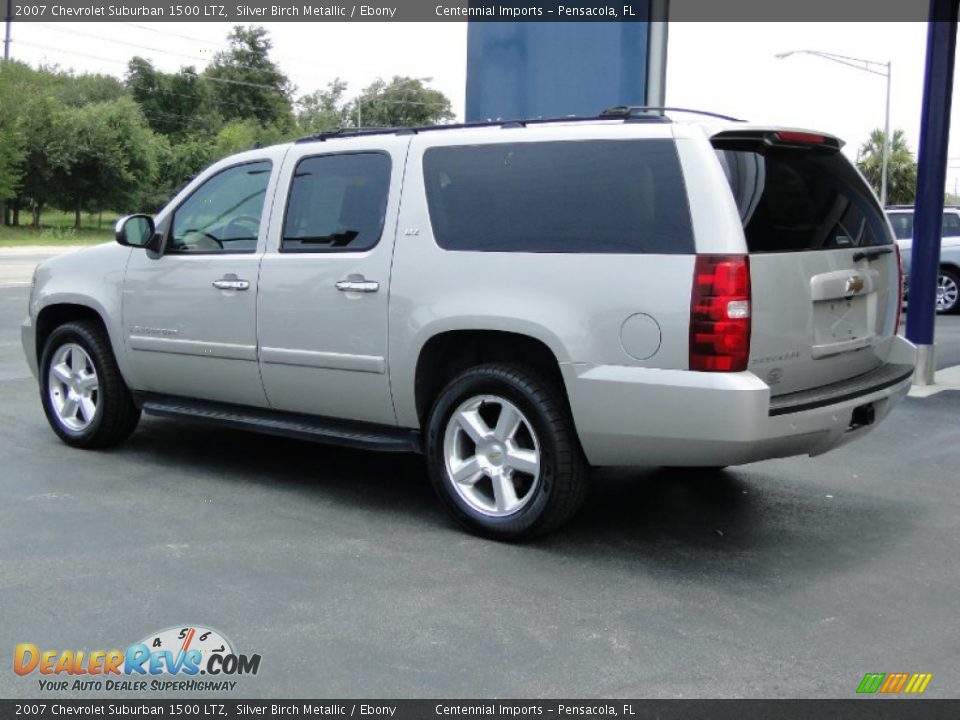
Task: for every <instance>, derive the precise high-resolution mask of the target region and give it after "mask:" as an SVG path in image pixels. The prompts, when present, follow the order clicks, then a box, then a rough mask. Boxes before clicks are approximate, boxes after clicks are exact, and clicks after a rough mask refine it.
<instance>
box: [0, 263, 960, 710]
mask: <svg viewBox="0 0 960 720" xmlns="http://www.w3.org/2000/svg"><path fill="white" fill-rule="evenodd" d="M3 262H4V259H3V258H2V257H0V265H2V264H3ZM27 293H28V288H27V287H24V286H18V285H9V284H8V285H7V286H3V284H2V282H0V422H2V425H3V433H2V436H0V477H2V480H0V655H3V656H5V658H6V659H4V660H3V662H2V666H3V667H4V669H3V670H2V671H0V697H4V698H9V697H37V696H42V695H43V693H41V692H40V691H39V689H38V684H37V675H36V674H34V675H32V676H30V677H26V678H22V677H18V676H16V675H15V674H14V673H13V672H12V671H11V669H10V667H11V665H10V663H11V658H12V653H13V648H14V646H15V645H16V644H17V643H23V642H31V643H35V644H37V645H38V646H40V647H41V648H49V649H85V650H92V649H111V648H126V647H127V646H128V645H130V644H131V643H134V642H136V641H138V640H140V639H141V638H143V637H145V636H147V635H148V634H151V633H153V632H154V631H157V630H160V629H162V628H168V627H171V626H177V625H186V624H199V625H204V626H208V627H213V628H216V629H218V630H220V631H222V632H223V633H224V634H225V635H226V636H227V637H228V638H230V639H231V640H232V642H233V645H234V648H235V649H237V650H239V651H240V652H244V653H248V654H249V653H259V654H260V655H261V656H262V663H261V667H260V672H259V674H258V675H256V676H247V677H242V678H239V679H238V685H237V687H236V689H235V690H234V691H233V692H232V693H231V694H233V695H237V696H245V697H379V698H403V697H470V698H478V697H512V698H524V697H602V696H624V697H628V696H629V697H744V696H747V697H750V696H761V697H853V696H854V694H855V692H854V691H855V689H856V686H857V684H858V683H859V681H860V679H861V678H862V676H863V674H864V673H866V672H895V671H896V672H931V673H933V675H934V677H933V680H932V682H931V683H930V685H929V687H928V689H927V691H926V695H927V696H930V697H956V696H958V695H960V667H958V663H957V657H958V652H960V623H958V622H957V607H958V602H960V553H958V539H960V480H958V472H957V469H958V467H960V392H954V391H946V392H940V393H937V394H935V395H932V396H930V397H926V398H909V399H907V400H906V401H905V402H904V403H903V404H902V405H901V406H900V407H899V408H898V409H897V411H896V412H895V413H894V414H893V415H892V416H891V418H890V419H889V420H888V421H887V422H885V423H884V424H882V425H881V426H879V427H878V428H877V429H876V431H875V432H873V433H872V434H871V435H869V436H868V437H867V438H865V439H864V440H862V441H861V442H859V443H854V444H852V445H849V446H847V447H845V448H842V449H840V450H838V451H836V452H834V453H832V454H829V455H826V456H822V457H819V458H813V459H810V458H800V459H790V460H778V461H770V462H764V463H757V464H754V465H750V466H746V467H743V468H739V469H735V470H733V471H729V472H727V473H723V474H721V475H719V476H706V475H698V474H696V473H688V472H668V471H664V470H660V469H656V468H653V469H649V470H608V471H604V472H600V473H597V475H596V478H595V483H594V487H593V489H592V493H591V496H590V498H589V500H588V502H587V505H586V507H585V508H584V510H583V511H582V513H581V514H580V515H579V516H578V518H577V519H576V520H575V522H574V523H573V524H572V525H570V526H569V527H567V528H566V529H564V530H562V531H561V532H559V533H557V534H555V535H553V536H551V537H548V538H545V539H542V540H540V541H537V542H533V543H528V544H525V545H518V546H511V545H504V544H498V543H494V542H489V541H485V540H481V539H477V538H474V537H471V536H469V535H466V534H464V533H463V532H461V531H460V530H459V529H458V528H456V527H454V526H453V525H452V524H451V523H450V522H449V521H448V520H447V518H446V516H445V515H444V514H443V512H442V510H441V509H440V507H439V504H438V503H437V502H435V500H434V498H433V496H432V494H431V490H430V488H429V486H428V484H427V481H426V479H425V476H424V472H423V468H422V464H421V462H420V460H419V458H417V457H407V456H393V455H378V454H372V453H362V452H357V451H348V450H342V449H332V448H327V447H323V446H319V445H311V444H307V443H302V442H295V441H290V440H284V439H278V438H269V437H259V436H253V435H248V434H244V433H240V432H235V431H228V430H222V429H208V428H203V427H197V426H191V425H186V424H180V423H177V422H173V421H168V420H159V419H153V418H149V417H144V419H143V421H142V422H141V424H140V427H139V429H138V430H137V432H136V433H135V434H134V436H133V437H132V438H131V440H130V441H129V442H128V443H127V444H126V445H124V446H122V447H120V448H117V449H115V450H111V451H108V452H84V451H79V450H73V449H70V448H68V447H67V446H65V445H63V444H62V443H60V442H59V441H58V440H57V439H56V437H55V436H54V435H53V433H52V432H51V431H50V430H49V429H48V427H47V424H46V421H45V419H44V417H43V414H42V411H41V409H40V404H39V401H38V397H37V389H36V384H35V381H34V380H33V378H32V377H31V376H30V375H29V371H28V369H27V366H26V364H25V362H24V360H23V358H22V353H21V350H20V347H19V324H20V321H21V320H22V317H23V315H24V313H25V306H26V298H27ZM938 335H939V337H940V339H941V348H940V351H939V358H940V359H939V365H940V366H947V365H957V364H960V318H956V317H953V318H941V319H939V320H938ZM71 680H72V678H71ZM75 695H81V696H82V694H79V693H64V694H60V695H59V697H68V696H75ZM106 695H108V693H96V694H95V696H96V697H103V696H106ZM116 695H117V696H122V695H123V693H117V694H116ZM208 695H209V694H208Z"/></svg>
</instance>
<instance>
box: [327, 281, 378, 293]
mask: <svg viewBox="0 0 960 720" xmlns="http://www.w3.org/2000/svg"><path fill="white" fill-rule="evenodd" d="M379 289H380V283H378V282H376V281H375V280H340V281H338V282H337V290H339V291H340V292H362V293H375V292H376V291H377V290H379Z"/></svg>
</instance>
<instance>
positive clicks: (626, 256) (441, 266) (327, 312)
mask: <svg viewBox="0 0 960 720" xmlns="http://www.w3.org/2000/svg"><path fill="white" fill-rule="evenodd" d="M839 148H840V142H839V141H838V140H837V139H836V138H833V137H831V136H829V135H825V134H820V133H812V132H806V131H797V130H788V129H777V128H770V127H758V126H754V125H749V124H745V123H731V122H725V121H720V120H716V119H710V120H707V121H698V122H696V123H681V122H674V121H671V120H669V119H668V118H667V117H665V116H664V115H663V113H659V112H649V111H646V110H642V111H634V110H630V109H623V110H620V111H618V112H614V113H610V114H606V115H602V116H600V117H598V118H595V119H592V120H573V119H568V120H561V121H528V122H509V123H484V124H477V125H473V126H461V127H447V128H444V127H438V128H416V129H403V130H396V131H394V130H391V131H378V132H371V131H357V132H353V133H333V134H328V135H324V136H318V137H314V138H307V139H305V140H302V141H299V142H295V143H292V144H286V145H280V146H276V147H270V148H265V149H258V150H251V151H249V152H245V153H242V154H240V155H236V156H234V157H230V158H227V159H225V160H222V161H220V162H218V163H216V164H215V165H213V166H212V167H210V168H209V169H208V170H206V171H205V172H203V173H202V174H201V175H200V176H199V177H197V178H196V179H195V180H194V181H192V182H191V183H190V184H189V185H188V186H187V187H186V188H185V189H184V190H183V191H182V192H180V193H179V194H178V195H177V196H176V197H175V198H174V199H173V201H172V202H171V203H170V204H169V205H168V206H167V207H166V208H165V209H164V210H163V211H162V212H160V213H159V215H157V216H156V219H155V220H154V219H153V218H150V217H147V216H142V215H135V216H131V217H129V218H126V219H124V220H121V221H120V222H118V224H117V243H115V244H113V243H111V244H108V245H103V246H98V247H94V248H90V249H87V250H84V251H80V252H77V253H74V254H70V255H64V256H61V257H58V258H54V259H51V260H48V261H47V262H44V263H43V264H42V265H40V267H39V268H38V270H37V272H36V275H35V278H34V288H33V291H32V293H31V297H30V314H29V318H28V319H27V320H26V322H25V323H24V325H23V347H24V350H25V352H26V355H27V358H28V360H29V363H30V365H31V367H32V368H33V370H34V372H35V374H36V375H37V377H38V378H39V383H40V390H41V393H40V394H41V399H42V402H43V407H44V410H45V411H46V415H47V417H48V418H49V421H50V424H51V426H52V427H53V430H54V431H55V432H56V433H57V434H58V435H59V436H60V437H61V438H62V439H63V440H64V441H65V442H67V443H69V444H71V445H75V446H78V447H87V448H94V447H103V446H106V445H111V444H115V443H118V442H120V441H122V440H123V439H125V438H126V437H127V436H128V435H129V434H130V433H131V432H132V431H133V430H134V428H135V426H136V425H137V421H138V419H139V417H140V413H141V411H144V412H149V413H156V414H159V415H165V416H169V417H175V418H186V419H193V420H202V421H208V422H217V423H223V424H226V425H230V426H234V427H240V428H247V429H252V430H257V431H262V432H268V433H279V434H283V435H290V436H296V437H302V438H308V439H314V440H320V441H325V442H333V443H342V444H346V445H352V446H357V447H367V448H372V449H379V450H400V451H408V450H409V451H422V452H424V453H425V455H426V459H427V464H428V467H429V473H430V476H431V479H432V482H433V485H434V486H435V488H436V490H437V492H438V494H439V496H440V498H441V499H442V500H443V502H444V504H445V505H446V506H447V507H448V508H449V510H450V511H451V512H452V513H453V514H454V516H455V517H456V518H458V519H459V520H460V521H462V522H463V523H465V524H466V525H467V526H468V527H470V528H471V529H473V530H474V531H477V532H480V533H483V534H486V535H488V536H492V537H497V538H503V539H513V538H520V537H524V536H529V535H533V534H537V533H542V532H546V531H548V530H550V529H552V528H555V527H557V526H558V525H560V524H561V523H562V522H564V521H565V520H567V519H568V518H570V517H571V516H572V515H573V513H574V512H575V511H576V510H577V508H578V507H579V505H580V503H581V501H582V499H583V497H584V494H585V491H586V487H587V479H588V468H589V467H590V466H599V465H621V466H622V465H665V466H711V467H717V466H726V465H733V464H738V463H748V462H752V461H756V460H762V459H765V458H774V457H784V456H791V455H801V454H810V455H815V454H818V453H823V452H826V451H827V450H830V449H832V448H835V447H837V446H839V445H840V444H842V443H844V442H847V441H849V440H851V439H854V438H857V437H860V436H862V435H863V434H864V433H865V432H867V431H868V430H869V429H870V428H871V427H872V426H873V425H875V424H876V423H877V422H879V421H880V420H881V419H882V418H883V417H884V416H886V414H887V413H888V412H889V411H890V409H891V408H892V407H893V406H894V405H895V404H896V403H897V402H898V401H899V400H900V399H901V398H902V397H903V396H904V395H905V394H906V392H907V390H908V387H909V384H910V382H911V374H912V371H913V365H914V348H913V346H912V345H911V344H910V343H908V342H907V341H905V340H903V339H902V338H900V337H898V335H897V328H898V323H899V298H900V291H899V283H900V272H899V256H898V255H897V253H896V246H895V244H894V242H893V236H892V233H891V230H890V226H889V224H888V223H887V220H886V218H885V217H884V214H883V212H882V211H881V209H880V207H879V205H878V203H877V200H876V198H875V197H874V195H873V194H872V192H871V191H870V189H869V188H868V186H867V185H866V183H865V182H864V180H863V179H862V177H861V176H860V175H859V174H858V173H857V172H856V170H855V169H854V168H853V166H852V165H851V164H850V163H849V162H848V161H847V160H846V159H845V158H844V157H843V155H842V154H841V153H840V152H839Z"/></svg>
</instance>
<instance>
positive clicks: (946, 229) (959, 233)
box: [943, 213, 960, 237]
mask: <svg viewBox="0 0 960 720" xmlns="http://www.w3.org/2000/svg"><path fill="white" fill-rule="evenodd" d="M943 237H960V215H955V214H954V213H944V214H943Z"/></svg>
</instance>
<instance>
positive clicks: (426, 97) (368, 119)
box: [349, 76, 453, 127]
mask: <svg viewBox="0 0 960 720" xmlns="http://www.w3.org/2000/svg"><path fill="white" fill-rule="evenodd" d="M358 103H359V113H358V107H357V104H358ZM349 114H350V117H352V118H353V119H354V122H356V120H357V118H358V117H359V119H360V124H362V125H363V126H364V127H408V126H417V125H434V124H437V123H442V122H444V121H446V120H449V119H451V118H452V117H453V110H452V109H451V107H450V99H449V98H448V97H447V96H446V95H444V94H443V93H442V92H440V91H439V90H433V89H432V88H428V87H426V86H425V85H424V84H423V82H422V81H421V80H417V79H415V78H408V77H399V76H394V77H393V79H392V80H390V82H386V81H385V80H382V79H378V80H376V81H375V82H373V83H371V84H370V85H368V86H367V87H366V88H364V90H363V92H362V93H361V94H360V97H359V98H358V99H355V100H354V101H353V102H352V103H350V106H349Z"/></svg>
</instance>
